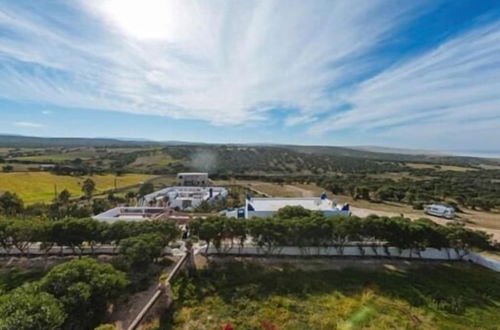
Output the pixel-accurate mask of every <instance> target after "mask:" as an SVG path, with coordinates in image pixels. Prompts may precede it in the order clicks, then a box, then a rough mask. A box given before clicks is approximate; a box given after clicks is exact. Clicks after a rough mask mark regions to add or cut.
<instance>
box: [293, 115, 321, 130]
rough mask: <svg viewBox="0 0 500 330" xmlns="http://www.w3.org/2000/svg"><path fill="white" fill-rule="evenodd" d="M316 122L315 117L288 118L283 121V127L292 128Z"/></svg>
mask: <svg viewBox="0 0 500 330" xmlns="http://www.w3.org/2000/svg"><path fill="white" fill-rule="evenodd" d="M316 120H318V118H317V117H311V116H308V115H299V116H289V117H287V118H286V119H285V126H287V127H292V126H297V125H304V124H309V123H312V122H315V121H316Z"/></svg>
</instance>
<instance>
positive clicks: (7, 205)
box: [0, 191, 24, 216]
mask: <svg viewBox="0 0 500 330" xmlns="http://www.w3.org/2000/svg"><path fill="white" fill-rule="evenodd" d="M23 208H24V203H23V200H22V199H21V198H19V196H17V194H16V193H11V192H9V191H7V192H5V193H4V194H3V195H1V196H0V212H1V213H3V214H5V215H7V216H16V215H18V214H20V213H21V212H22V211H23Z"/></svg>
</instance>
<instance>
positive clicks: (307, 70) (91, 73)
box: [0, 0, 418, 125]
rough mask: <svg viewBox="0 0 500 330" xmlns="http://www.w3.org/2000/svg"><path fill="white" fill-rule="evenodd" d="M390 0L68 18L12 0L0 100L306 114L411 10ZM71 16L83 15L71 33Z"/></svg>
mask: <svg viewBox="0 0 500 330" xmlns="http://www.w3.org/2000/svg"><path fill="white" fill-rule="evenodd" d="M391 3H392V5H393V6H392V7H391V10H387V8H386V7H385V4H386V1H382V0H380V1H379V0H372V1H363V2H360V3H357V4H356V6H353V5H352V3H350V2H348V1H335V2H334V1H307V2H305V1H287V2H286V5H284V2H280V1H267V0H266V1H252V2H238V3H233V2H223V1H214V2H212V1H211V2H209V3H208V2H205V1H160V0H145V1H133V0H123V1H122V0H120V1H115V0H102V1H101V0H99V1H81V2H79V5H80V6H81V8H80V7H76V8H69V9H67V10H66V11H67V12H65V15H66V20H62V19H61V18H60V17H59V16H57V15H56V14H57V13H55V14H53V15H51V14H50V12H48V11H46V10H45V11H44V10H43V8H38V9H39V10H35V11H33V8H35V9H36V8H37V7H36V6H34V7H30V10H31V11H27V10H26V8H23V7H16V5H15V4H11V3H8V4H5V5H4V6H3V7H4V9H2V10H1V11H0V24H2V25H3V26H4V27H6V28H7V29H8V30H9V31H11V33H8V34H4V35H2V36H0V54H1V56H2V59H1V66H0V75H1V76H2V77H3V79H2V80H1V81H0V97H5V98H11V99H21V100H30V101H39V102H48V103H51V104H55V105H60V106H65V107H68V106H69V107H81V108H92V109H105V110H115V111H126V112H133V113H139V114H152V115H164V116H170V117H174V118H189V119H199V120H204V121H208V122H210V123H212V124H217V125H224V124H241V123H246V122H248V121H259V120H264V119H266V118H267V117H268V114H269V112H271V111H273V109H275V108H294V109H299V115H300V116H302V118H305V117H304V116H308V117H309V118H313V117H314V114H317V113H325V112H328V111H330V110H331V109H332V107H334V106H335V104H336V103H337V102H338V100H337V96H336V95H335V93H332V92H331V91H332V90H334V89H335V88H336V87H337V86H341V85H343V84H345V82H346V77H348V79H351V80H352V79H355V78H356V77H359V76H362V75H363V74H365V73H366V71H367V69H368V65H367V63H366V59H365V57H366V54H367V53H368V52H369V51H370V50H372V49H374V48H376V47H377V46H378V45H379V44H380V43H383V42H385V41H386V40H387V39H388V38H389V37H390V35H391V31H392V30H394V29H396V27H397V26H398V25H400V24H402V23H403V22H405V21H407V20H408V19H411V17H413V16H414V15H417V14H418V10H416V8H415V5H414V4H411V3H410V2H391ZM155 6H157V8H156V9H158V10H154V9H155ZM160 9H161V10H160ZM82 12H83V13H82ZM156 12H158V13H161V12H165V13H166V15H167V16H166V17H162V16H161V15H160V16H158V15H157V13H156ZM85 13H86V14H85ZM153 13H155V14H154V15H153ZM71 15H73V16H74V17H77V16H78V15H87V19H86V20H85V21H86V22H90V23H87V24H88V26H86V29H83V30H82V31H80V32H78V33H71V32H70V31H74V27H73V26H72V24H73V20H72V19H71V18H73V16H71ZM131 15H132V16H131ZM68 16H70V17H69V18H68ZM130 17H132V18H133V19H131V18H130ZM141 17H142V20H141ZM148 19H149V20H148ZM166 19H167V21H168V24H167V23H165V20H166ZM155 20H157V21H155ZM155 22H156V23H155ZM160 23H161V24H160ZM145 27H146V28H149V30H148V31H145V30H144V29H145ZM155 29H160V31H155ZM162 29H163V30H162ZM87 31H91V32H87ZM96 31H97V32H96ZM90 33H92V35H91V36H90ZM141 34H142V36H143V37H144V38H141ZM98 35H99V36H100V37H99V38H96V36H98ZM25 65H29V66H30V68H31V69H30V70H25V68H24V66H25ZM296 115H297V113H296V111H294V112H293V113H291V114H290V116H292V117H291V118H289V119H286V122H287V123H288V124H289V125H290V124H291V125H293V124H295V122H296V121H297V119H296V117H295V116H296Z"/></svg>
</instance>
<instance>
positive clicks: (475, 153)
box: [445, 150, 500, 159]
mask: <svg viewBox="0 0 500 330" xmlns="http://www.w3.org/2000/svg"><path fill="white" fill-rule="evenodd" d="M445 152H446V153H450V154H452V155H456V156H470V157H481V158H499V159H500V150H446V151H445Z"/></svg>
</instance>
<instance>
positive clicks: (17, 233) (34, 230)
mask: <svg viewBox="0 0 500 330" xmlns="http://www.w3.org/2000/svg"><path fill="white" fill-rule="evenodd" d="M41 230H42V227H41V223H40V221H37V220H28V219H26V220H14V221H11V222H10V223H9V224H8V226H7V233H8V235H9V236H10V238H11V239H12V244H13V245H14V246H15V247H16V248H17V249H18V250H19V251H20V252H21V253H22V254H28V253H29V248H30V246H31V243H33V242H36V241H38V240H39V238H40V235H41Z"/></svg>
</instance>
